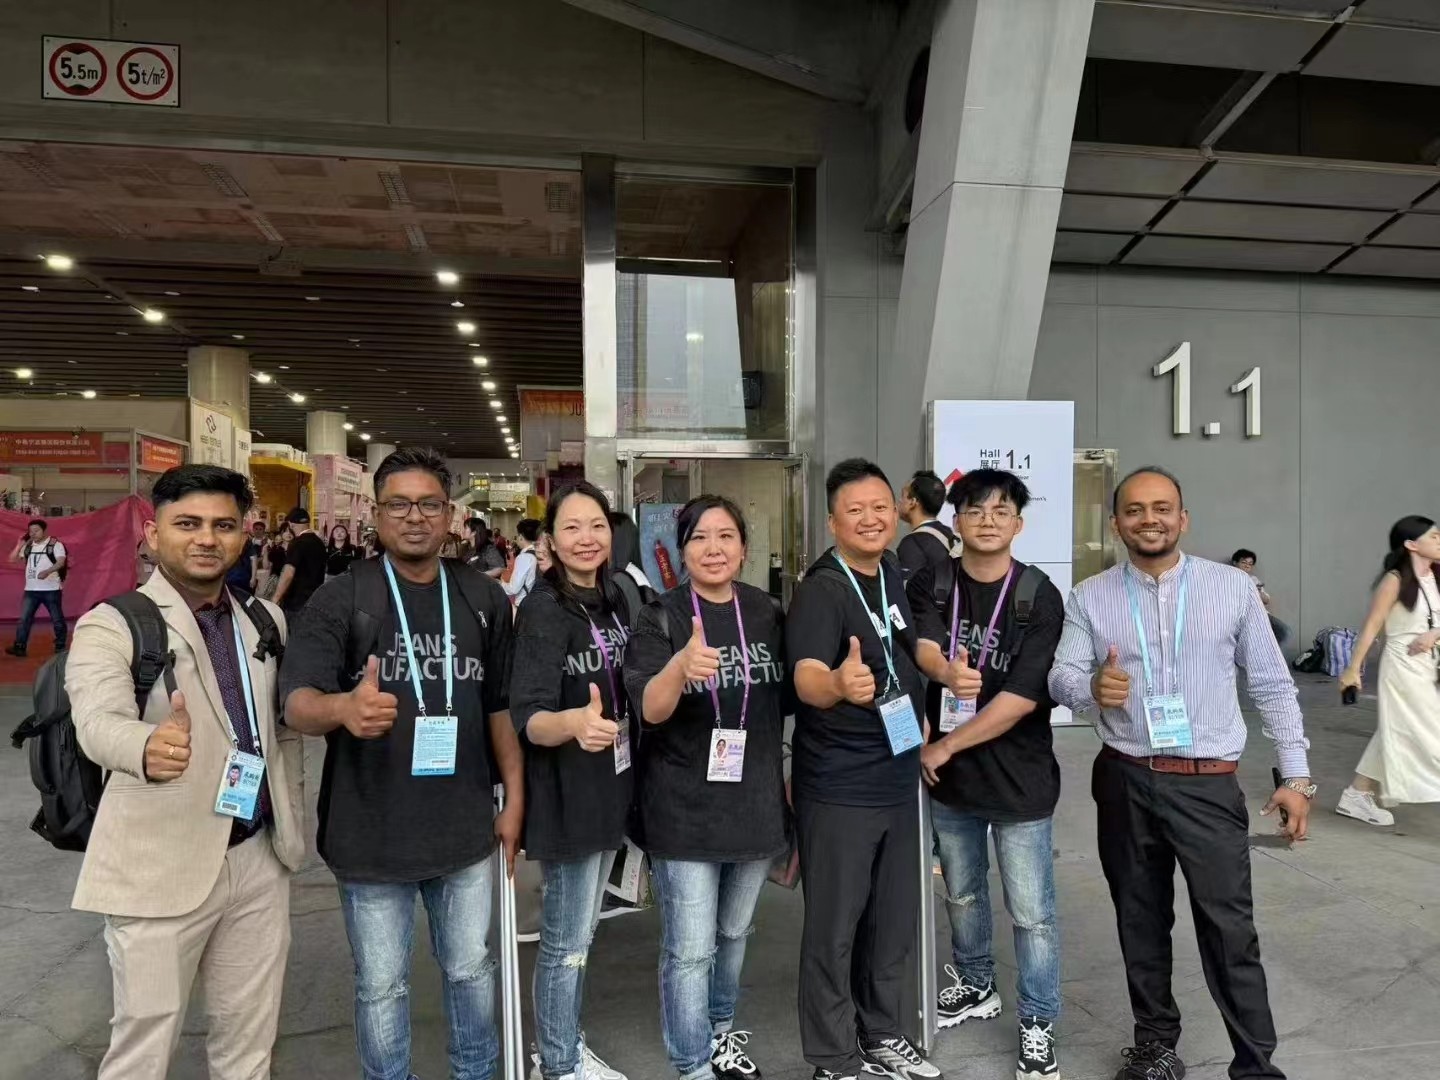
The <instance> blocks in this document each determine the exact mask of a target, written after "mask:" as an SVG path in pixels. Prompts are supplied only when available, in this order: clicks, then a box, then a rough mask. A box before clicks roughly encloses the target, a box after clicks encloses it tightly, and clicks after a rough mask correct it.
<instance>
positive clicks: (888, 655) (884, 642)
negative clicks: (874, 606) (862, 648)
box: [831, 552, 900, 691]
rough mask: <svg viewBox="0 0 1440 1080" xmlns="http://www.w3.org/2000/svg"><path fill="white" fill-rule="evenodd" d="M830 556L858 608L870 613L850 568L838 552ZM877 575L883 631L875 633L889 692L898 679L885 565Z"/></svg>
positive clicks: (867, 603)
mask: <svg viewBox="0 0 1440 1080" xmlns="http://www.w3.org/2000/svg"><path fill="white" fill-rule="evenodd" d="M831 554H833V555H834V556H835V561H836V562H837V563H839V564H840V569H841V570H844V571H845V576H846V577H848V578H849V579H850V584H851V586H852V587H853V588H854V589H855V595H856V596H858V597H860V606H861V607H863V608H864V609H865V611H866V612H867V613H868V612H869V611H870V601H868V600H866V599H865V593H864V591H863V590H862V589H861V588H860V582H858V581H856V580H855V575H854V574H853V573H852V572H851V570H850V567H849V566H847V565H846V563H845V560H844V559H842V558H841V557H840V553H839V552H832V553H831ZM877 573H879V575H880V625H881V626H883V627H884V628H885V629H884V630H880V629H879V628H878V627H877V628H876V633H878V634H879V635H880V646H881V648H882V649H884V651H885V667H886V668H887V669H888V670H889V672H890V682H889V683H888V684H887V685H886V687H885V689H886V691H889V690H890V689H891V688H893V687H896V686H898V685H900V679H899V677H897V676H896V674H895V647H894V645H893V644H892V643H891V641H890V597H889V595H888V594H887V593H886V592H885V565H884V564H883V563H882V564H881V565H880V566H879V567H878V569H877Z"/></svg>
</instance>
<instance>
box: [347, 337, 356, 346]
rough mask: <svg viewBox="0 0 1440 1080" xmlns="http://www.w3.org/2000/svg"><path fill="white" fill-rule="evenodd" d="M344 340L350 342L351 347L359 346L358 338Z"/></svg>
mask: <svg viewBox="0 0 1440 1080" xmlns="http://www.w3.org/2000/svg"><path fill="white" fill-rule="evenodd" d="M345 340H346V341H348V342H350V344H351V345H359V344H360V339H359V338H358V337H347V338H346V339H345Z"/></svg>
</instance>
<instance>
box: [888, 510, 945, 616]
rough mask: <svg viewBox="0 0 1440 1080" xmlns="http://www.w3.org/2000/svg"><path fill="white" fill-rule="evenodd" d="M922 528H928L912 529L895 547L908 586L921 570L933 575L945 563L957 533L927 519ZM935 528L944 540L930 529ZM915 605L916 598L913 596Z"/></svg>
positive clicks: (912, 602)
mask: <svg viewBox="0 0 1440 1080" xmlns="http://www.w3.org/2000/svg"><path fill="white" fill-rule="evenodd" d="M920 528H923V529H925V530H927V531H926V532H920V531H919V530H918V529H911V530H910V532H909V533H908V534H906V535H905V536H904V537H902V538H901V540H900V543H899V545H898V546H897V547H896V549H895V554H896V555H898V556H899V557H900V576H901V577H903V578H904V579H905V584H906V585H907V586H908V585H909V584H910V580H911V579H912V578H913V577H914V576H915V574H916V573H917V572H919V571H921V570H929V571H930V572H931V573H932V575H933V574H934V573H936V572H937V571H938V569H939V567H941V566H943V565H945V562H946V560H948V559H949V558H950V547H951V545H952V544H954V542H955V534H954V533H953V532H951V531H950V528H949V527H948V526H946V525H942V524H940V522H938V521H927V522H925V524H924V525H922V526H921V527H920ZM930 529H934V530H935V531H936V532H938V533H939V534H940V535H941V536H943V537H945V539H944V540H943V541H941V540H940V539H938V538H937V537H935V536H933V535H932V534H931V533H930V532H929V531H928V530H930ZM911 604H912V606H913V604H914V599H913V597H912V599H911Z"/></svg>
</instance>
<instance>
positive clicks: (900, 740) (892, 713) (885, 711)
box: [875, 689, 921, 757]
mask: <svg viewBox="0 0 1440 1080" xmlns="http://www.w3.org/2000/svg"><path fill="white" fill-rule="evenodd" d="M875 707H876V708H877V709H879V710H880V719H881V720H883V721H885V736H886V738H888V739H889V740H890V753H891V754H893V755H895V756H896V757H899V756H900V755H901V754H904V753H907V752H908V751H911V750H914V749H915V748H916V747H918V746H919V745H920V739H921V736H920V721H919V720H917V719H916V718H915V705H914V703H913V702H912V701H911V700H910V695H909V694H907V693H904V692H903V691H901V690H898V689H897V690H895V691H893V692H891V693H888V694H886V695H885V696H884V697H881V698H877V699H876V700H875Z"/></svg>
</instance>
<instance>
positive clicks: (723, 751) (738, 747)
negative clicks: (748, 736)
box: [705, 728, 745, 784]
mask: <svg viewBox="0 0 1440 1080" xmlns="http://www.w3.org/2000/svg"><path fill="white" fill-rule="evenodd" d="M744 772H745V732H744V731H741V730H739V729H738V728H729V729H727V728H715V729H714V730H713V731H711V732H710V764H709V766H708V767H707V768H706V770H705V779H706V780H718V781H720V782H722V783H727V784H738V783H739V782H740V778H741V776H742V775H743V774H744Z"/></svg>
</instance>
